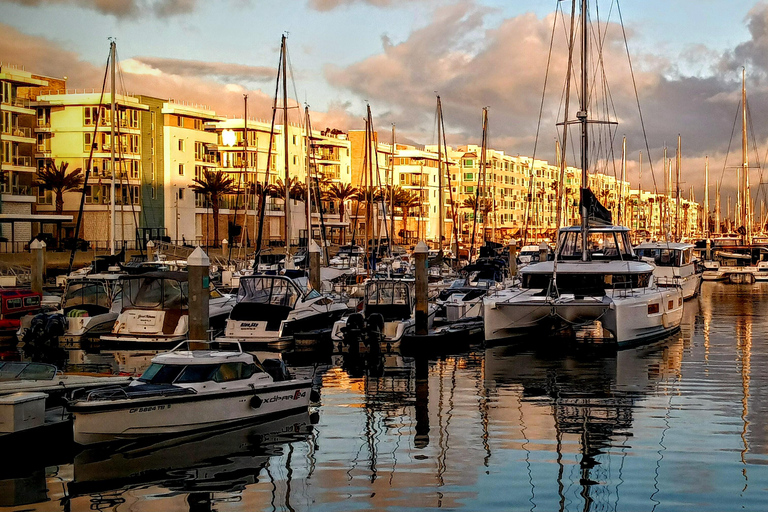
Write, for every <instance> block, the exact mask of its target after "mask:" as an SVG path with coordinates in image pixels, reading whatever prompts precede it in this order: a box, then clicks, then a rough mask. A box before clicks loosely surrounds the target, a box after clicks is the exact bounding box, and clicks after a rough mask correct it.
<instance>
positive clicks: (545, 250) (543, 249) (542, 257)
mask: <svg viewBox="0 0 768 512" xmlns="http://www.w3.org/2000/svg"><path fill="white" fill-rule="evenodd" d="M548 256H549V246H548V245H547V242H541V244H540V245H539V261H547V257H548Z"/></svg>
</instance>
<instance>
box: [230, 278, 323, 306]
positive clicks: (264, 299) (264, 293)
mask: <svg viewBox="0 0 768 512" xmlns="http://www.w3.org/2000/svg"><path fill="white" fill-rule="evenodd" d="M319 295H320V294H319V292H318V291H317V290H313V289H312V287H311V286H310V285H309V280H308V279H307V278H306V277H299V278H296V279H290V278H288V277H285V276H272V275H252V276H243V277H241V278H240V288H238V290H237V302H238V304H239V303H250V304H272V305H277V306H286V307H289V308H293V307H295V306H296V302H297V301H298V300H299V297H302V296H303V297H305V298H314V297H316V296H319Z"/></svg>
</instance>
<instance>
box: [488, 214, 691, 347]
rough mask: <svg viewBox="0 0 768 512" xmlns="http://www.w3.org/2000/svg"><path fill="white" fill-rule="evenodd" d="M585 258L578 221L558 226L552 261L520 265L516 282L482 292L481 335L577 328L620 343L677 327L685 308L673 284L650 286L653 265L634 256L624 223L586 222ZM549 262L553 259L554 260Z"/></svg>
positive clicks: (575, 330) (492, 337)
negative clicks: (600, 224) (486, 293)
mask: <svg viewBox="0 0 768 512" xmlns="http://www.w3.org/2000/svg"><path fill="white" fill-rule="evenodd" d="M588 233H589V234H588V237H587V242H588V245H587V247H588V248H592V250H588V254H587V260H586V261H584V260H583V259H582V254H581V250H582V244H581V227H580V226H573V227H567V228H562V229H561V230H560V240H559V243H558V248H559V251H558V253H557V261H556V262H555V261H546V262H540V263H532V264H530V265H528V266H526V267H525V268H523V269H522V270H521V271H520V274H521V281H522V282H521V287H520V288H519V289H517V288H514V289H506V290H502V291H499V292H497V293H494V294H491V295H489V296H487V297H486V298H485V299H484V314H485V339H486V340H487V341H499V340H502V339H505V338H511V337H514V336H516V335H520V334H531V333H534V332H544V333H553V332H562V333H568V334H571V335H575V336H578V335H580V333H586V334H587V335H589V336H591V337H595V338H600V339H608V340H611V341H612V342H614V343H616V344H619V345H623V344H629V343H635V342H640V341H645V340H649V339H653V338H659V337H662V336H665V335H667V334H670V333H672V332H674V331H675V330H677V329H678V328H679V326H680V322H681V320H682V315H683V296H682V293H681V292H680V290H679V289H678V288H662V287H658V286H656V283H655V281H654V278H653V266H652V265H651V264H649V263H646V262H643V261H639V260H638V259H637V257H636V256H635V254H634V252H633V250H632V246H631V245H630V242H629V229H627V228H625V227H620V226H604V227H595V228H590V229H589V232H588ZM555 264H556V265H557V266H556V267H555Z"/></svg>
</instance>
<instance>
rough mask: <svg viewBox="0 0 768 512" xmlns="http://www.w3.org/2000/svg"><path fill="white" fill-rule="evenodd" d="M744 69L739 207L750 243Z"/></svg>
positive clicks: (748, 242) (750, 215) (742, 77)
mask: <svg viewBox="0 0 768 512" xmlns="http://www.w3.org/2000/svg"><path fill="white" fill-rule="evenodd" d="M746 73H747V72H746V69H744V68H741V161H742V165H743V171H742V174H743V175H744V176H743V177H742V180H743V183H742V184H740V186H742V187H743V190H744V193H743V201H742V205H741V212H740V215H741V223H742V224H741V225H742V226H744V229H745V230H746V232H745V233H744V243H745V244H750V243H752V205H751V204H750V197H749V152H748V147H747V79H746Z"/></svg>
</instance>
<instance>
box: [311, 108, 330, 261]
mask: <svg viewBox="0 0 768 512" xmlns="http://www.w3.org/2000/svg"><path fill="white" fill-rule="evenodd" d="M307 133H309V134H311V133H312V120H311V119H310V117H309V110H307ZM311 143H312V142H311V138H310V142H309V144H311ZM309 155H310V157H309V162H308V165H309V170H312V169H314V170H315V206H316V207H317V211H318V212H319V213H320V240H321V241H322V243H323V251H324V252H325V264H326V265H328V264H329V263H330V261H331V257H330V253H329V252H328V243H327V234H326V231H325V214H324V213H323V201H322V195H321V194H320V176H319V171H318V169H317V160H316V156H315V153H314V151H311V148H310V152H309ZM311 181H312V180H310V182H311Z"/></svg>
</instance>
